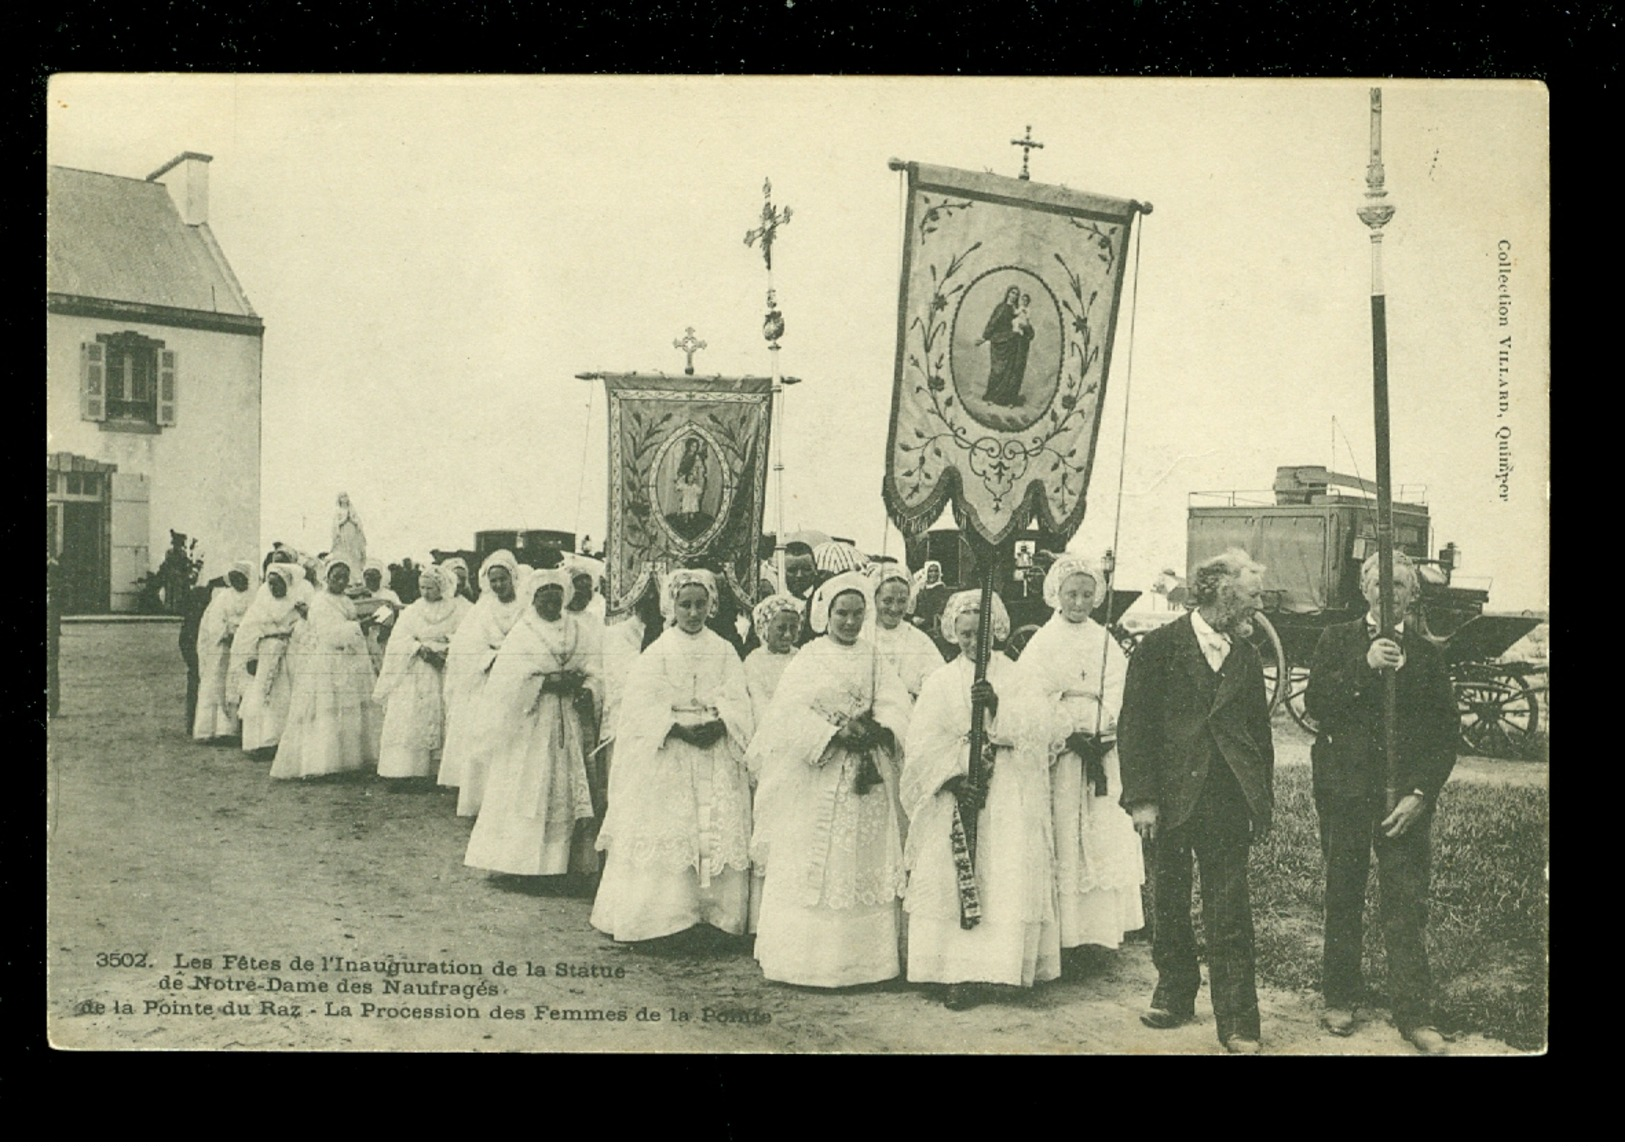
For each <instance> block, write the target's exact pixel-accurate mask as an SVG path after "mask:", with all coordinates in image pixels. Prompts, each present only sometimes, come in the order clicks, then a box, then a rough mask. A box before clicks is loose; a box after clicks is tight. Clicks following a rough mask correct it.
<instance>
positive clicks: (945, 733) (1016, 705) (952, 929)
mask: <svg viewBox="0 0 1625 1146" xmlns="http://www.w3.org/2000/svg"><path fill="white" fill-rule="evenodd" d="M974 676H975V666H974V665H973V664H972V663H971V662H970V661H968V660H966V659H965V658H964V657H963V656H961V657H958V658H956V659H955V660H953V661H951V662H949V663H948V664H946V665H944V666H943V667H942V668H940V669H938V670H937V671H936V672H935V673H933V674H932V676H931V677H930V678H929V679H928V680H927V681H926V682H925V688H924V690H923V691H922V692H921V693H920V699H919V703H918V704H916V705H915V707H914V719H913V723H912V725H911V728H910V732H909V738H908V755H907V764H906V765H905V768H904V772H903V785H902V789H903V804H904V807H905V808H907V809H908V812H909V819H910V827H909V836H908V868H909V881H908V899H907V903H906V907H907V909H908V978H909V981H910V982H915V983H1005V984H1009V985H1012V986H1024V987H1030V986H1032V985H1033V983H1034V982H1035V981H1044V980H1049V979H1055V978H1059V977H1060V973H1061V944H1060V931H1059V929H1058V928H1057V927H1056V909H1055V890H1054V883H1053V871H1052V862H1053V861H1052V856H1053V841H1052V839H1051V834H1050V798H1049V797H1050V793H1049V761H1050V749H1051V747H1052V741H1053V737H1054V735H1055V733H1056V731H1057V730H1058V729H1059V727H1060V724H1059V722H1057V721H1056V720H1055V718H1054V715H1053V713H1051V712H1048V711H1047V710H1046V708H1045V706H1044V704H1043V703H1042V699H1041V697H1040V696H1039V695H1038V694H1037V692H1036V690H1034V689H1032V688H1030V686H1028V685H1027V684H1026V683H1025V682H1024V680H1023V679H1022V678H1023V676H1024V674H1023V673H1022V671H1021V669H1020V668H1019V667H1018V666H1017V665H1015V664H1014V663H1012V662H1011V661H1010V659H1009V658H1008V657H1006V656H1004V655H1003V654H1002V653H996V654H994V656H993V657H992V658H991V659H990V660H989V662H988V666H987V676H988V680H990V681H991V682H992V683H993V688H994V691H996V692H997V693H998V696H999V709H998V714H997V716H990V717H989V718H988V720H987V722H986V725H985V727H986V729H987V738H988V741H989V742H990V743H991V744H993V745H994V746H995V751H996V755H995V758H994V766H993V775H992V778H991V780H990V781H989V784H988V792H987V802H986V804H985V805H984V806H983V808H982V810H981V814H980V816H979V817H978V820H977V823H978V827H977V838H976V863H975V872H976V887H977V891H978V895H979V899H980V904H981V922H979V923H978V924H977V925H976V926H974V927H972V928H969V929H966V928H964V927H962V926H961V924H960V904H959V879H958V869H957V868H956V866H955V863H954V855H953V848H952V843H951V840H952V829H953V819H954V808H955V801H954V797H953V795H952V794H951V793H949V792H944V791H942V790H941V789H942V785H943V784H944V783H945V782H947V781H948V780H949V779H951V778H952V777H954V776H957V775H962V774H964V773H965V772H966V771H967V769H968V768H969V765H970V748H969V736H970V725H971V701H970V690H971V682H972V680H973V678H974Z"/></svg>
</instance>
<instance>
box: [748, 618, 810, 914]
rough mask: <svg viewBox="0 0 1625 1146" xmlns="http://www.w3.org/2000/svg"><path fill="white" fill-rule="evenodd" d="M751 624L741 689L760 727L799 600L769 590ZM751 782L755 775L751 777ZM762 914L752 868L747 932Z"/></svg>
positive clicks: (795, 628)
mask: <svg viewBox="0 0 1625 1146" xmlns="http://www.w3.org/2000/svg"><path fill="white" fill-rule="evenodd" d="M750 616H751V624H752V625H753V626H754V627H755V629H756V639H757V640H758V641H760V642H761V644H759V645H758V646H757V647H756V648H754V649H752V650H751V651H750V653H749V654H748V655H747V656H746V657H745V688H746V690H747V691H749V693H750V711H751V717H752V719H754V720H755V722H756V727H757V728H758V729H761V728H762V727H763V726H764V725H765V724H766V723H767V710H768V708H769V707H770V706H771V705H772V703H773V694H774V693H775V692H776V691H778V687H779V678H780V677H782V676H783V675H784V670H785V669H786V668H788V667H789V666H790V662H791V661H792V660H794V659H795V656H796V637H797V636H798V635H799V634H800V632H801V602H800V601H798V600H796V599H795V598H794V597H792V596H790V594H788V593H770V594H769V595H768V596H766V597H763V598H762V599H761V600H760V601H758V602H756V607H755V608H753V609H752V610H751V615H750ZM751 783H752V785H754V784H755V777H752V778H751ZM761 914H762V873H761V872H759V871H752V873H751V879H750V933H751V934H752V935H755V934H756V925H757V922H758V921H759V919H760V917H761Z"/></svg>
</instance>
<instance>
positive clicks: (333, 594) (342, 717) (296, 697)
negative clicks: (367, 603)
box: [271, 558, 378, 780]
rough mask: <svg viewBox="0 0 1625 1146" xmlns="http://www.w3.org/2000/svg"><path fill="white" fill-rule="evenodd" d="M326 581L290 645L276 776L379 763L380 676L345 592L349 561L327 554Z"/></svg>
mask: <svg viewBox="0 0 1625 1146" xmlns="http://www.w3.org/2000/svg"><path fill="white" fill-rule="evenodd" d="M320 578H321V582H322V585H323V588H322V589H321V590H320V591H318V592H317V593H316V595H315V597H314V598H313V599H312V600H311V602H310V607H309V610H308V614H307V616H306V617H305V620H304V621H303V623H301V624H300V625H299V626H298V628H297V629H296V630H295V633H294V637H293V640H292V642H291V645H290V648H289V650H288V656H289V658H290V659H291V660H292V661H293V664H294V676H293V695H292V697H291V698H290V700H289V704H288V723H287V725H286V727H285V728H284V729H283V732H282V740H281V742H280V743H279V744H278V745H277V750H276V759H275V760H274V761H272V763H271V779H273V780H301V779H306V778H309V777H312V776H329V775H335V774H337V773H340V772H359V771H361V770H363V769H365V768H368V767H370V766H371V765H373V764H375V763H376V762H377V759H378V756H377V745H378V729H376V728H375V727H373V726H372V725H373V713H374V711H375V710H374V707H373V704H372V690H373V686H374V684H376V683H377V678H376V676H375V675H374V673H373V671H372V658H371V657H369V656H368V655H367V641H366V638H365V637H363V636H362V635H361V626H360V625H359V624H358V623H357V622H356V615H355V605H354V603H353V602H351V600H350V598H349V597H347V596H346V595H345V590H346V589H347V588H349V585H350V567H349V565H348V564H347V563H346V562H345V561H343V560H342V559H334V558H329V559H328V560H327V561H326V562H324V563H323V566H322V568H321V570H320Z"/></svg>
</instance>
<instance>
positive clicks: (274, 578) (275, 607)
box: [231, 562, 313, 756]
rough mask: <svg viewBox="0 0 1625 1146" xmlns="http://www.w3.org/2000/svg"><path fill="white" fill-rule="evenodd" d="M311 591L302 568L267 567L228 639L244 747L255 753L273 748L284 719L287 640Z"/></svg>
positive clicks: (288, 691)
mask: <svg viewBox="0 0 1625 1146" xmlns="http://www.w3.org/2000/svg"><path fill="white" fill-rule="evenodd" d="M312 596H313V594H312V592H311V589H310V583H309V582H307V581H306V580H305V573H304V570H303V569H301V568H300V567H299V566H298V565H294V564H290V563H286V562H278V563H274V564H272V565H270V566H269V567H268V568H267V569H266V571H265V583H264V584H262V585H261V586H260V587H259V591H258V592H257V593H256V594H255V595H254V601H253V604H251V605H249V606H248V611H247V612H246V613H244V614H243V620H242V624H240V625H238V626H237V635H236V636H235V637H233V638H232V642H231V675H232V676H233V677H234V678H235V679H236V680H237V681H238V683H239V688H240V691H241V693H242V698H243V699H242V704H241V705H240V706H239V708H238V715H239V716H240V717H241V718H242V722H243V751H244V752H247V753H248V754H249V755H251V756H258V755H262V754H263V753H265V752H266V751H267V750H274V749H275V748H276V746H277V741H278V740H280V739H281V738H282V726H283V725H284V724H286V723H287V720H288V702H289V700H290V699H291V698H292V696H293V675H292V673H291V672H290V671H289V665H288V642H289V640H290V639H291V638H292V636H293V630H294V627H295V626H296V625H298V624H299V622H300V620H301V619H302V617H303V615H304V611H305V610H306V609H308V608H309V605H310V599H311V597H312Z"/></svg>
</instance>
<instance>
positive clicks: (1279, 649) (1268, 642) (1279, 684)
mask: <svg viewBox="0 0 1625 1146" xmlns="http://www.w3.org/2000/svg"><path fill="white" fill-rule="evenodd" d="M1248 639H1249V640H1251V641H1252V643H1253V648H1255V649H1257V650H1258V659H1259V660H1260V661H1262V662H1263V663H1264V688H1265V691H1266V694H1267V695H1268V696H1269V699H1270V714H1271V715H1272V716H1273V715H1274V714H1275V710H1276V709H1277V708H1279V707H1280V706H1281V703H1282V702H1283V701H1285V700H1286V696H1287V685H1288V683H1289V682H1290V679H1291V675H1290V673H1289V671H1288V669H1287V665H1286V649H1285V647H1284V646H1283V645H1282V644H1281V634H1279V633H1277V632H1276V631H1275V626H1274V625H1272V624H1270V619H1269V618H1268V617H1266V616H1265V615H1264V614H1263V613H1254V614H1253V635H1252V636H1251V637H1250V638H1248Z"/></svg>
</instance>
